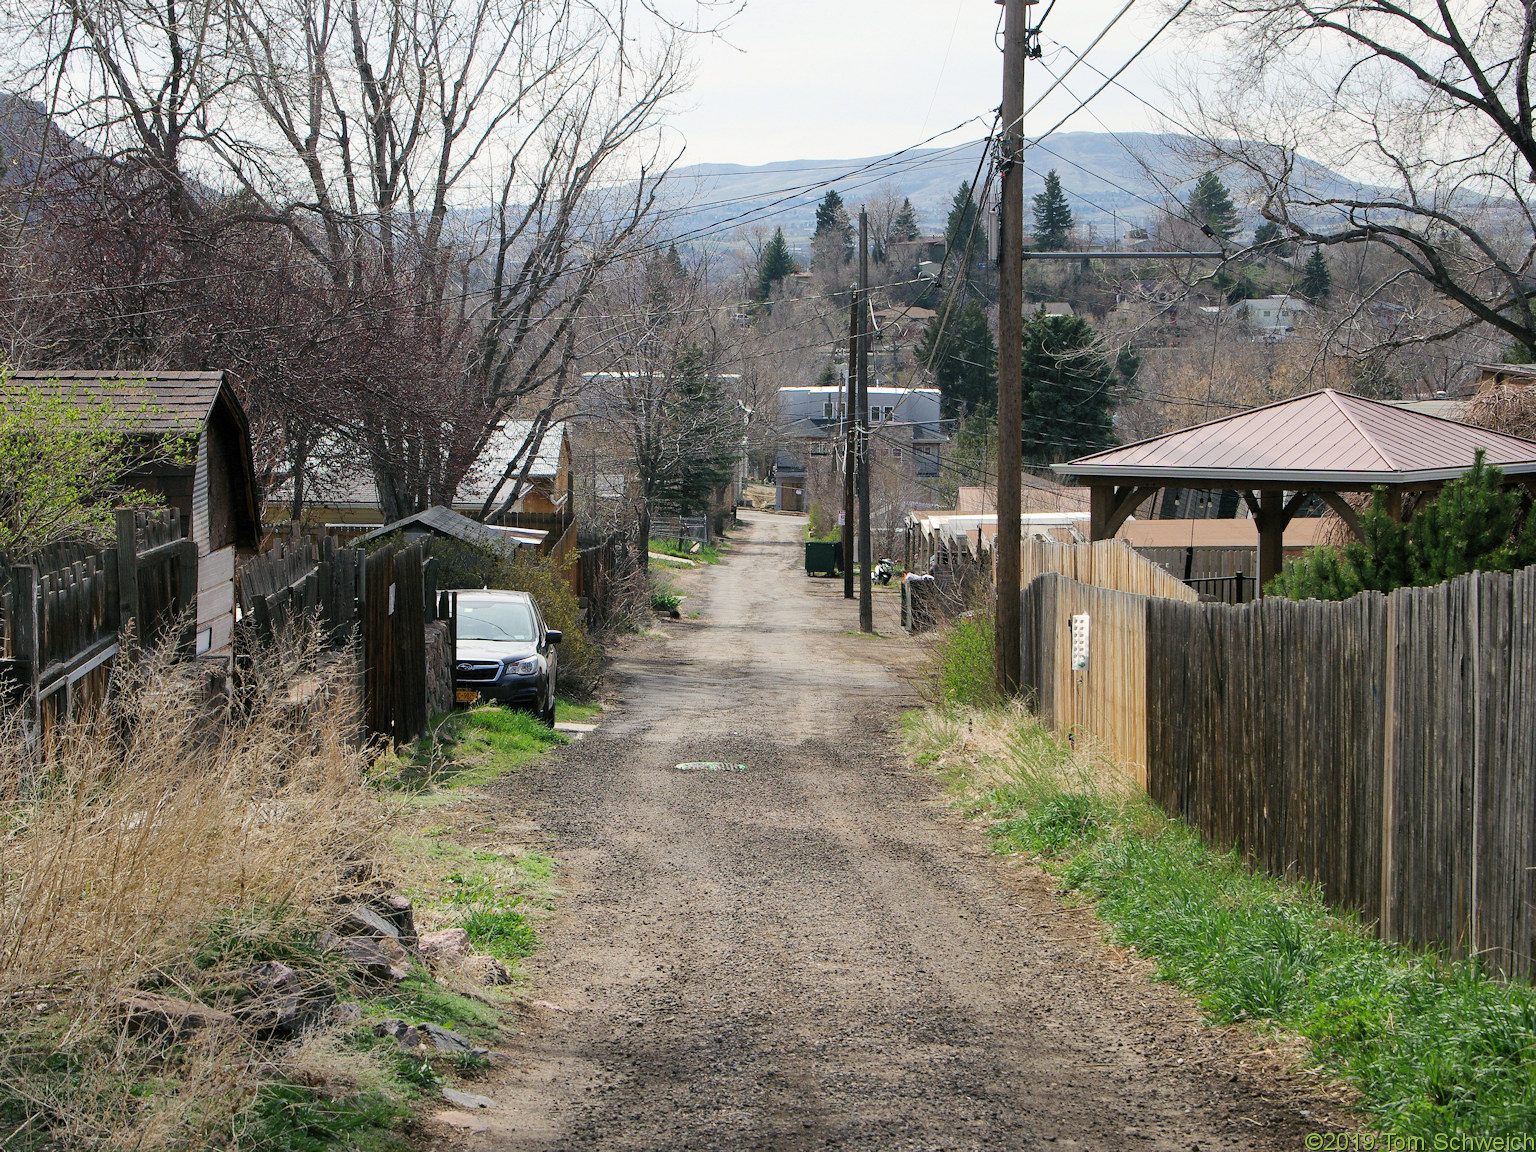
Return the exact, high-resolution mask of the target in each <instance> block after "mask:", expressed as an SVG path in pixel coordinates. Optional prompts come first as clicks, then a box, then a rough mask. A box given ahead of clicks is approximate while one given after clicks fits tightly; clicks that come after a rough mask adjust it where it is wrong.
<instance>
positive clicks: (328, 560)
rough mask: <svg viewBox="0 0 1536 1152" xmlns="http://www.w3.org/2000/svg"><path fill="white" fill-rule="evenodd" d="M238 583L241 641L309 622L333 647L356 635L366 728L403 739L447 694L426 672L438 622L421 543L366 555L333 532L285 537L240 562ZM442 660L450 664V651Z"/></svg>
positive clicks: (267, 639)
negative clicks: (344, 544)
mask: <svg viewBox="0 0 1536 1152" xmlns="http://www.w3.org/2000/svg"><path fill="white" fill-rule="evenodd" d="M235 585H236V599H237V602H238V604H239V606H240V613H241V618H242V631H243V633H244V635H245V637H246V643H247V644H253V645H267V644H271V643H273V642H275V641H277V640H278V639H280V638H281V637H283V636H285V635H290V634H292V632H293V631H294V630H296V629H308V628H313V627H318V628H319V629H320V630H321V632H322V635H323V636H324V637H325V639H326V642H327V643H329V644H331V645H333V646H341V645H344V644H347V643H350V642H351V641H352V639H353V637H354V636H355V637H356V639H357V641H358V644H359V651H360V654H361V658H362V666H363V695H364V707H365V710H364V721H365V723H366V725H367V728H368V732H369V733H370V734H371V735H374V736H380V737H387V738H390V739H393V740H395V741H396V742H397V743H405V742H407V741H410V740H414V739H416V738H417V737H418V736H420V735H421V734H422V733H423V732H425V731H426V728H427V723H428V720H429V719H430V714H429V713H430V709H429V707H428V701H429V699H440V698H441V697H443V696H444V695H445V693H444V692H443V691H442V690H441V688H440V686H437V685H434V684H433V683H431V682H430V677H429V661H428V656H427V649H428V625H429V623H430V622H432V621H436V620H437V619H438V595H437V566H436V561H434V560H433V559H432V556H431V552H430V546H429V544H428V543H427V542H426V541H425V540H421V541H417V542H415V543H413V544H409V545H406V546H404V547H401V546H399V545H397V544H388V545H386V546H384V547H383V548H380V549H378V550H377V551H375V552H372V553H369V552H366V551H364V550H363V549H361V548H343V547H341V546H340V544H339V543H338V542H337V540H336V539H335V537H333V536H325V537H322V538H321V539H320V540H318V541H316V540H310V539H307V538H297V539H293V540H287V541H281V542H279V543H278V544H276V545H275V546H274V547H273V548H271V549H270V550H269V551H267V552H263V553H262V554H261V555H260V556H256V557H253V558H252V559H251V560H249V561H247V562H246V563H245V564H244V565H242V566H241V568H240V570H239V571H238V572H237V573H236V577H235ZM437 632H439V633H441V634H442V636H445V635H446V633H447V630H446V629H442V628H439V629H437ZM442 636H438V637H437V639H438V641H439V642H440V643H445V642H446V641H445V640H443V638H442ZM438 663H439V664H442V665H444V666H445V667H446V668H449V669H451V665H452V656H451V653H450V654H449V655H448V656H447V658H446V659H445V660H442V661H439V662H438ZM445 674H446V675H450V676H451V671H449V672H446V673H445ZM446 695H448V698H449V699H451V692H450V693H447V694H446Z"/></svg>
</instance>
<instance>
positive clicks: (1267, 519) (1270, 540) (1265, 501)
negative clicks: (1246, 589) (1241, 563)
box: [1254, 492, 1290, 595]
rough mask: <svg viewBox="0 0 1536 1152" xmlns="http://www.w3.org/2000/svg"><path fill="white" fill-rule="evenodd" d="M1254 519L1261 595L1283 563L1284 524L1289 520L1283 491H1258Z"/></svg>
mask: <svg viewBox="0 0 1536 1152" xmlns="http://www.w3.org/2000/svg"><path fill="white" fill-rule="evenodd" d="M1254 520H1255V521H1256V524H1255V526H1256V527H1257V528H1258V530H1259V594H1260V595H1263V593H1264V585H1266V584H1268V583H1269V582H1270V581H1271V580H1273V579H1274V578H1275V577H1276V576H1278V575H1280V569H1281V567H1282V566H1283V565H1284V563H1285V526H1286V523H1287V522H1288V521H1289V520H1290V517H1289V516H1287V515H1286V514H1285V493H1284V492H1260V493H1259V513H1258V515H1257V516H1255V517H1254Z"/></svg>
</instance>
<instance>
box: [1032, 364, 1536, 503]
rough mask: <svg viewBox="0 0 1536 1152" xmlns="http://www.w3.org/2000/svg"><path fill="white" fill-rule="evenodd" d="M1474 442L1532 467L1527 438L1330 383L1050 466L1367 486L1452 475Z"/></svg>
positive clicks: (1083, 474)
mask: <svg viewBox="0 0 1536 1152" xmlns="http://www.w3.org/2000/svg"><path fill="white" fill-rule="evenodd" d="M1479 448H1481V449H1484V450H1486V451H1487V453H1488V462H1489V463H1490V464H1497V465H1499V466H1500V467H1502V468H1503V469H1504V471H1505V472H1506V473H1510V474H1515V475H1524V474H1532V473H1536V443H1532V442H1531V441H1529V440H1522V439H1520V438H1519V437H1516V436H1506V435H1503V434H1502V433H1499V432H1491V431H1489V430H1488V429H1486V428H1475V427H1473V426H1472V425H1470V424H1462V423H1459V422H1457V421H1455V420H1446V419H1443V418H1441V417H1438V416H1430V415H1428V414H1426V413H1423V412H1416V411H1413V410H1412V409H1405V408H1399V407H1396V406H1394V405H1391V404H1386V403H1383V402H1381V401H1377V400H1367V399H1365V398H1364V397H1362V396H1351V395H1349V394H1348V393H1345V392H1335V391H1333V390H1332V389H1331V388H1330V389H1324V390H1323V391H1321V392H1313V393H1310V394H1309V395H1306V396H1297V397H1295V398H1293V399H1290V400H1282V401H1280V402H1279V403H1277V404H1270V405H1268V406H1266V407H1263V408H1254V409H1252V410H1251V411H1248V412H1240V413H1238V414H1237V415H1236V416H1229V417H1227V418H1226V419H1224V420H1213V421H1211V422H1210V423H1207V424H1199V425H1196V426H1195V427H1193V428H1185V429H1184V430H1183V431H1180V432H1170V433H1168V434H1167V435H1164V436H1158V437H1155V438H1153V439H1151V440H1143V441H1141V442H1139V443H1136V444H1128V445H1126V446H1125V447H1123V448H1111V449H1109V450H1108V451H1105V452H1098V453H1095V454H1094V455H1092V456H1084V457H1082V458H1081V459H1078V460H1074V461H1072V462H1071V463H1070V464H1057V465H1055V466H1054V467H1055V471H1056V472H1057V473H1058V474H1059V475H1061V476H1063V477H1067V478H1075V479H1079V480H1090V479H1093V478H1095V477H1105V478H1109V479H1125V480H1134V479H1143V480H1168V481H1175V480H1178V481H1184V480H1204V481H1213V482H1214V481H1232V482H1247V483H1254V484H1264V483H1270V484H1274V483H1285V484H1286V485H1287V486H1288V487H1297V488H1305V487H1306V486H1307V485H1308V484H1325V485H1330V486H1342V487H1351V486H1359V487H1369V486H1371V485H1375V484H1404V483H1413V482H1415V481H1435V480H1450V479H1454V478H1455V477H1457V476H1460V475H1461V474H1462V473H1463V472H1465V471H1466V470H1467V469H1468V468H1470V467H1471V466H1472V459H1473V456H1474V454H1475V453H1476V452H1477V450H1478V449H1479Z"/></svg>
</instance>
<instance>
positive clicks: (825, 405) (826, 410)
mask: <svg viewBox="0 0 1536 1152" xmlns="http://www.w3.org/2000/svg"><path fill="white" fill-rule="evenodd" d="M821 418H822V419H823V420H830V419H832V401H830V400H824V401H823V402H822V405H821Z"/></svg>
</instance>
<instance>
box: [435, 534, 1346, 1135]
mask: <svg viewBox="0 0 1536 1152" xmlns="http://www.w3.org/2000/svg"><path fill="white" fill-rule="evenodd" d="M743 519H744V521H745V528H744V530H743V531H742V532H741V533H740V534H739V535H738V537H737V539H738V540H739V541H740V543H738V544H737V546H736V547H734V548H733V549H732V550H731V552H730V554H729V559H728V560H727V561H726V562H725V563H724V564H721V565H719V566H713V567H706V568H701V569H699V570H697V571H692V572H686V573H681V574H679V575H675V576H674V577H673V580H674V583H675V584H677V586H678V587H679V589H680V590H681V591H683V592H685V593H686V595H687V596H688V599H687V601H686V602H685V603H684V606H683V611H684V613H685V614H687V613H691V612H698V613H699V616H698V618H697V619H687V618H685V619H683V620H681V621H673V622H669V623H667V624H664V625H661V626H660V627H661V630H662V635H661V636H660V637H654V636H653V637H649V638H642V639H637V640H636V641H634V642H633V643H630V644H629V645H627V646H626V648H625V650H624V651H623V652H621V653H620V654H619V656H618V658H617V659H616V661H615V663H614V667H613V672H612V680H611V683H612V686H613V690H614V692H615V693H616V696H617V700H616V702H615V703H614V705H613V706H612V707H611V708H610V709H609V711H607V712H606V713H605V717H604V723H603V724H602V726H601V727H600V728H598V730H597V731H595V732H593V733H592V734H590V735H589V736H588V737H587V738H586V739H584V740H581V741H580V742H578V743H575V744H573V745H571V746H570V747H568V748H565V749H563V750H561V751H559V752H557V753H555V754H553V755H550V756H548V757H545V758H544V759H543V760H541V761H540V762H538V763H537V764H535V765H533V766H532V767H530V768H528V769H526V770H524V771H523V772H521V773H520V774H518V775H515V776H512V777H507V778H504V779H502V780H500V781H498V782H497V783H496V784H494V785H493V786H491V788H490V789H489V797H488V799H487V801H486V810H485V812H484V819H485V821H487V822H489V823H491V824H494V825H496V826H497V827H498V828H502V829H505V830H507V831H508V832H509V833H510V832H511V831H512V830H513V829H516V830H517V833H516V834H517V836H518V838H519V839H537V840H538V841H540V842H541V843H542V844H543V845H544V846H545V850H547V851H549V852H551V853H552V854H553V855H554V856H555V857H556V858H557V859H558V860H559V861H560V866H561V870H562V871H561V880H560V883H561V887H562V889H563V891H564V895H563V897H562V899H561V901H560V908H559V911H558V914H557V915H556V916H555V918H554V919H553V920H551V921H550V922H549V923H548V924H547V925H545V926H544V927H543V929H542V934H543V940H544V943H543V946H542V948H541V950H540V952H539V953H538V954H537V955H536V956H535V957H534V958H533V959H532V960H531V961H530V962H529V963H528V964H527V967H528V970H529V972H530V974H531V976H532V978H533V981H534V987H535V989H536V991H535V993H534V995H535V996H537V997H538V999H537V1000H535V1001H534V1002H533V1003H532V1004H531V1005H529V1007H528V1008H527V1015H526V1018H525V1020H524V1023H523V1031H522V1034H521V1035H520V1036H519V1037H518V1039H517V1040H516V1041H515V1042H514V1044H513V1047H512V1059H511V1060H510V1061H509V1062H507V1063H506V1064H504V1065H502V1066H501V1067H500V1068H499V1069H498V1070H497V1071H496V1072H495V1073H493V1074H492V1076H491V1078H490V1079H488V1080H487V1081H485V1082H484V1083H483V1085H482V1086H479V1087H477V1089H476V1090H477V1091H480V1092H483V1093H485V1094H486V1095H487V1096H490V1097H492V1098H494V1099H495V1100H496V1101H497V1107H496V1108H495V1109H492V1110H490V1111H488V1112H486V1113H484V1114H483V1115H481V1116H478V1117H477V1118H476V1122H477V1126H478V1127H479V1128H480V1129H481V1130H480V1131H479V1132H477V1133H475V1134H473V1135H471V1136H468V1137H464V1136H462V1135H461V1136H458V1137H455V1140H456V1142H458V1143H467V1144H468V1146H470V1147H474V1148H486V1149H498V1150H500V1149H506V1150H519V1152H521V1150H535V1149H537V1150H550V1152H553V1150H555V1149H560V1150H568V1149H579V1148H601V1149H605V1150H606V1149H614V1150H629V1149H635V1150H639V1149H647V1150H656V1152H662V1150H668V1152H670V1150H675V1149H694V1148H699V1149H733V1150H734V1149H833V1148H836V1149H847V1150H856V1149H857V1150H863V1149H869V1150H875V1149H881V1150H885V1149H894V1148H915V1149H916V1148H920V1149H944V1150H951V1149H952V1150H957V1152H958V1150H972V1149H974V1150H977V1152H981V1150H986V1152H1000V1150H1005V1149H1023V1148H1045V1147H1051V1148H1093V1149H1101V1148H1132V1149H1165V1148H1166V1149H1173V1148H1179V1149H1190V1148H1209V1149H1282V1148H1284V1149H1296V1148H1299V1147H1301V1145H1302V1139H1303V1136H1304V1134H1305V1133H1307V1132H1312V1131H1316V1130H1318V1129H1319V1128H1320V1127H1322V1126H1324V1124H1325V1118H1326V1117H1329V1116H1333V1117H1335V1118H1337V1116H1338V1111H1337V1107H1336V1104H1335V1103H1334V1098H1333V1096H1332V1094H1331V1093H1329V1092H1327V1091H1325V1090H1324V1089H1323V1088H1322V1087H1321V1086H1320V1085H1318V1084H1316V1083H1315V1082H1314V1081H1313V1080H1312V1079H1311V1078H1310V1077H1309V1076H1307V1075H1305V1074H1302V1073H1299V1072H1297V1071H1296V1070H1295V1064H1294V1061H1293V1060H1292V1059H1291V1058H1290V1055H1289V1053H1287V1052H1285V1051H1284V1050H1266V1049H1265V1048H1264V1046H1263V1043H1262V1042H1261V1041H1260V1040H1259V1039H1258V1038H1256V1037H1255V1036H1253V1035H1250V1034H1248V1033H1245V1032H1242V1031H1221V1030H1215V1029H1210V1028H1206V1027H1203V1026H1202V1025H1201V1023H1200V1020H1199V1016H1198V1013H1197V1012H1196V1010H1195V1009H1194V1007H1193V1006H1192V1005H1191V1004H1190V1003H1189V1002H1188V1000H1187V999H1185V998H1184V997H1182V996H1181V995H1179V994H1178V993H1176V992H1174V991H1173V990H1172V989H1170V988H1167V987H1165V986H1162V985H1158V984H1156V983H1153V982H1152V981H1151V980H1150V979H1149V978H1148V970H1147V967H1146V965H1145V964H1143V963H1142V962H1140V961H1138V960H1136V959H1134V958H1131V957H1129V956H1127V955H1125V954H1124V953H1122V952H1120V951H1118V950H1116V949H1113V948H1111V947H1109V946H1107V945H1105V944H1104V942H1103V937H1102V934H1101V932H1100V930H1099V928H1098V926H1097V924H1096V922H1095V921H1094V920H1093V919H1092V917H1091V915H1090V914H1089V913H1088V912H1086V911H1083V910H1080V909H1070V908H1063V907H1062V906H1061V905H1060V904H1059V903H1058V902H1057V901H1056V899H1055V898H1054V897H1053V895H1052V891H1051V889H1052V884H1051V881H1050V878H1049V877H1048V876H1046V875H1045V874H1044V873H1042V872H1040V871H1039V870H1038V869H1035V868H1033V867H1031V866H1028V865H1025V864H1020V863H1019V862H1017V861H1010V860H1004V859H1001V858H998V857H995V856H993V855H992V854H991V853H990V852H988V851H987V849H986V846H985V843H984V841H983V838H982V837H980V836H978V835H977V833H976V831H975V829H973V828H970V827H967V826H966V824H965V823H964V822H963V821H962V820H961V819H960V818H959V817H958V816H956V815H955V814H954V813H953V812H952V811H950V810H949V809H948V808H947V807H946V805H945V803H944V801H943V799H942V797H941V796H940V795H939V793H938V789H937V787H936V785H935V783H934V782H933V781H932V780H931V779H930V778H928V777H926V776H925V775H923V774H922V773H920V772H917V771H914V770H912V769H911V768H910V767H908V765H907V764H906V763H905V761H904V760H903V758H902V756H901V754H900V751H899V749H898V747H897V742H896V732H897V722H898V718H899V715H900V713H901V711H902V710H904V709H906V708H910V707H914V706H916V705H917V703H918V701H917V698H916V695H915V693H914V692H913V690H912V688H911V686H910V684H909V683H908V682H907V680H906V679H905V678H904V674H905V673H906V672H907V671H908V670H910V669H911V668H912V667H913V664H914V662H915V661H917V660H918V659H920V656H921V647H920V644H919V643H918V642H915V641H912V640H910V639H908V638H906V637H904V636H902V635H901V634H900V633H899V631H898V629H897V626H896V613H897V604H898V599H897V597H896V596H895V595H894V594H893V593H890V592H886V593H883V594H882V595H880V596H879V597H878V598H877V600H876V607H877V616H876V620H877V627H878V628H879V629H880V630H881V632H883V633H885V636H884V637H881V638H870V637H864V636H860V635H858V634H857V633H856V632H855V631H853V630H854V629H856V628H857V611H856V605H855V604H854V603H853V602H850V601H844V600H843V599H842V595H841V582H840V581H839V582H833V581H828V580H811V579H807V578H806V577H805V576H804V574H803V572H802V571H801V566H800V565H801V555H802V553H801V540H802V534H801V529H802V525H803V520H801V519H799V518H793V517H784V516H774V515H769V514H762V513H755V514H745V515H744V517H743ZM694 761H709V762H718V763H722V764H725V765H728V766H729V767H728V768H725V769H722V770H713V771H700V770H695V771H680V770H678V768H677V767H676V766H677V765H678V764H681V763H685V762H694ZM737 765H741V766H742V767H741V768H739V769H738V768H737V767H736V766H737ZM535 829H536V832H531V830H535ZM1329 1126H1330V1127H1331V1126H1332V1125H1329Z"/></svg>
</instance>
